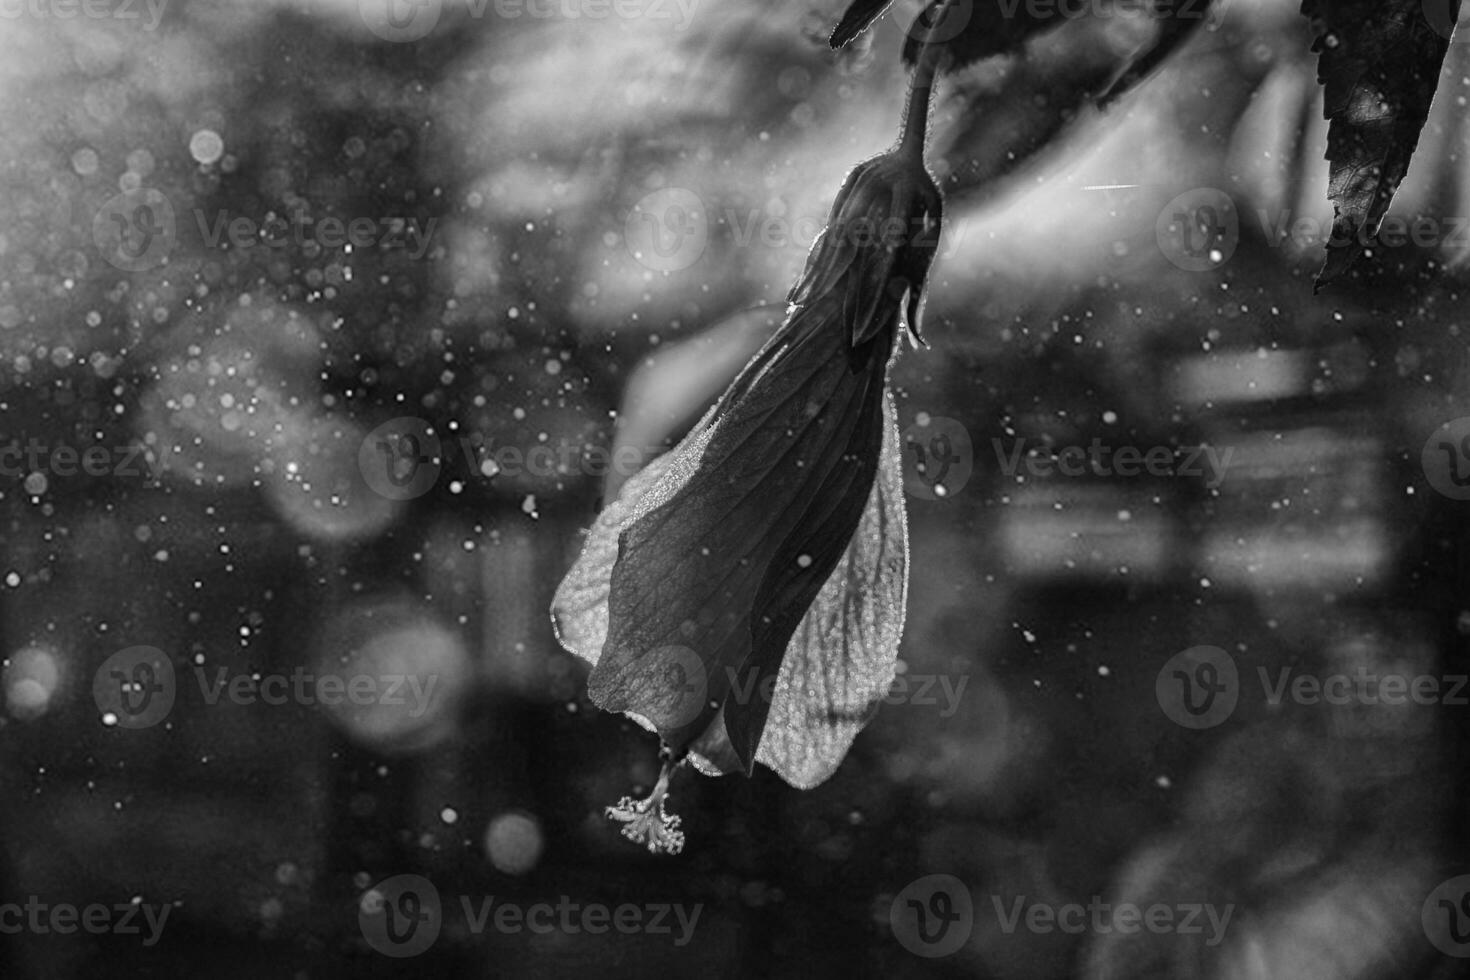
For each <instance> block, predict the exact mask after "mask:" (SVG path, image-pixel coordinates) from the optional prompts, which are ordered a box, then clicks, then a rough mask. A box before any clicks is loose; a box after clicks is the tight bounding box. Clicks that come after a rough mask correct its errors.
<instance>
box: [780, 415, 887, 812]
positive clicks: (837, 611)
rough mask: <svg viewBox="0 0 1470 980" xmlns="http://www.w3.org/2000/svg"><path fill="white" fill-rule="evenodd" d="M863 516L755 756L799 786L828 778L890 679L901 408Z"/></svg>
mask: <svg viewBox="0 0 1470 980" xmlns="http://www.w3.org/2000/svg"><path fill="white" fill-rule="evenodd" d="M883 414H884V431H883V456H882V459H881V461H880V462H879V464H878V476H877V479H876V480H875V481H874V483H873V490H872V493H871V496H870V497H869V499H868V506H867V509H866V510H865V511H864V512H863V518H862V522H861V523H860V524H859V525H858V529H857V532H856V533H855V534H854V535H853V538H852V541H851V542H850V543H849V544H848V546H847V552H846V553H845V554H844V555H843V556H842V560H841V561H840V562H838V564H837V567H836V568H835V569H834V570H833V572H832V575H831V577H830V578H829V579H828V580H827V583H826V585H824V586H823V587H822V591H821V593H820V594H819V595H818V596H817V599H816V601H815V602H814V603H812V607H811V609H809V610H808V611H807V614H806V616H805V617H804V618H803V619H802V621H801V626H800V627H798V628H797V630H796V634H795V635H794V636H793V637H792V639H791V644H790V646H789V647H788V648H787V651H786V657H785V661H784V662H783V663H782V665H781V675H780V678H779V679H778V681H777V683H776V693H775V697H774V699H773V701H774V703H773V704H772V706H771V714H770V717H769V718H768V719H767V720H766V730H765V734H764V736H763V737H762V738H761V743H760V751H759V752H758V753H757V755H756V760H757V761H759V762H761V763H764V764H765V765H766V766H768V767H769V768H771V769H773V770H775V771H776V773H777V774H779V775H780V776H781V778H782V779H784V780H786V781H787V782H788V783H790V784H791V785H792V786H795V787H796V788H797V789H810V788H812V787H813V786H816V785H818V784H819V783H822V782H825V781H826V780H827V778H828V777H829V776H831V775H832V773H833V772H835V771H836V770H837V767H838V765H840V764H841V762H842V759H843V757H844V756H846V755H847V750H848V747H849V746H850V745H852V741H853V739H854V738H856V737H857V734H858V732H860V731H862V729H863V727H864V726H866V725H867V723H868V722H869V721H871V720H872V718H873V716H874V715H875V714H876V713H877V710H878V706H879V704H880V703H881V702H882V700H883V698H884V696H885V695H887V693H888V690H889V686H890V685H891V684H892V682H893V672H894V665H895V662H896V661H897V659H898V644H899V641H900V640H901V639H902V637H903V620H904V610H905V608H906V606H907V600H908V522H907V519H906V515H905V513H904V500H903V474H902V470H901V468H900V462H899V436H898V425H897V413H896V412H895V410H894V407H893V398H892V396H891V395H890V396H889V397H887V398H885V399H884V411H883Z"/></svg>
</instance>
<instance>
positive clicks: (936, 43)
mask: <svg viewBox="0 0 1470 980" xmlns="http://www.w3.org/2000/svg"><path fill="white" fill-rule="evenodd" d="M953 5H954V0H942V2H941V3H940V4H939V6H938V7H936V8H935V10H934V18H933V20H931V21H930V22H929V27H928V28H927V29H926V30H925V31H924V40H923V41H922V42H921V43H920V45H919V54H918V56H917V58H916V59H915V61H916V64H915V66H914V78H913V82H912V84H910V85H909V99H908V104H907V105H905V106H904V110H903V127H902V132H903V136H902V139H901V141H900V142H899V144H898V151H899V152H900V153H902V154H904V155H905V156H908V157H911V158H913V159H916V160H918V161H919V162H920V163H921V164H922V162H923V159H924V141H925V139H926V138H927V136H928V128H929V101H930V97H931V95H932V94H933V91H934V79H935V77H936V76H937V75H938V74H939V72H940V71H941V70H942V69H943V68H944V67H946V66H948V64H949V61H950V59H951V57H952V55H951V53H950V50H949V44H948V43H947V42H948V41H949V38H945V39H943V40H940V38H939V31H940V26H941V25H942V24H943V23H944V19H945V18H946V17H948V16H950V8H951V7H952V6H953Z"/></svg>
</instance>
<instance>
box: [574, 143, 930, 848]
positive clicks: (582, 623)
mask: <svg viewBox="0 0 1470 980" xmlns="http://www.w3.org/2000/svg"><path fill="white" fill-rule="evenodd" d="M939 220H940V199H939V192H938V189H937V188H936V187H935V186H934V183H933V181H932V180H931V179H930V178H929V175H928V174H927V173H926V172H925V171H924V169H923V166H922V163H921V162H919V161H918V160H917V158H915V157H913V156H911V155H907V154H904V155H900V154H898V153H896V152H895V153H892V154H888V155H885V156H881V157H878V158H876V159H874V160H870V161H868V162H866V163H864V164H862V165H860V166H859V167H857V168H856V169H855V170H854V171H853V172H852V173H851V174H850V175H849V177H848V179H847V181H846V183H845V184H844V185H843V188H842V190H841V192H840V193H839V194H838V196H837V201H836V203H835V204H834V205H833V208H832V214H831V218H830V221H829V224H828V227H827V228H826V230H825V231H824V232H823V234H822V236H821V237H820V238H819V239H818V241H817V242H816V243H815V244H814V246H813V248H812V251H811V254H810V255H809V256H808V260H807V265H806V270H805V272H804V274H803V275H802V277H801V279H800V280H799V281H798V283H797V284H796V286H795V287H794V288H793V289H792V292H791V295H790V297H789V299H790V301H791V304H792V305H791V308H790V312H789V314H788V316H787V319H786V321H785V323H784V324H783V325H782V326H781V327H780V329H779V330H778V331H777V332H776V334H775V335H774V336H772V338H771V339H770V340H769V341H768V342H767V344H766V345H765V347H764V348H762V350H761V351H760V352H759V353H758V354H757V355H756V356H755V358H754V359H752V361H751V362H750V363H749V364H748V365H747V366H746V367H745V369H744V370H743V371H742V372H741V373H740V375H739V376H738V377H737V378H736V380H735V382H734V383H733V384H732V385H731V386H730V388H729V389H728V390H727V391H726V392H725V394H724V396H723V397H722V398H721V399H720V401H719V403H718V404H717V405H716V406H715V407H714V408H713V409H712V410H711V411H710V413H709V414H708V415H706V416H705V418H704V419H703V420H702V421H701V422H700V423H699V425H697V426H696V427H695V429H694V430H693V431H692V432H691V433H690V434H689V435H688V436H687V437H686V438H685V439H684V440H683V442H681V443H680V444H679V446H677V447H676V448H675V449H674V450H673V451H671V452H670V453H668V454H667V455H665V456H664V457H662V458H661V459H659V460H657V461H656V462H655V463H654V464H652V465H650V466H649V467H647V468H645V470H644V471H643V472H641V473H639V474H638V475H637V476H636V477H634V478H633V479H631V480H629V481H628V482H627V483H626V484H625V485H624V487H623V489H622V492H621V494H620V495H619V497H618V499H617V500H616V501H615V502H614V503H613V504H611V505H610V506H609V507H608V508H607V509H606V510H605V511H604V512H603V513H602V515H601V516H600V517H599V519H598V521H597V523H596V525H595V526H594V527H593V529H592V532H591V535H590V537H589V540H588V542H587V544H586V547H585V549H584V551H583V553H582V556H581V558H580V559H579V560H578V561H577V563H576V564H575V565H574V567H573V568H572V570H571V572H570V573H569V574H568V575H567V577H566V579H565V581H563V583H562V585H561V587H560V588H559V589H558V591H557V595H556V599H555V601H554V603H553V619H554V622H555V625H556V628H557V633H558V636H559V637H560V638H561V641H562V643H563V644H564V645H566V646H567V648H568V649H570V650H571V651H573V652H574V653H576V654H578V655H580V656H582V657H583V658H585V659H586V660H588V661H589V662H591V663H592V664H593V665H594V667H593V671H592V675H591V678H590V679H589V682H588V694H589V696H590V697H591V699H592V700H593V702H594V703H596V704H597V705H599V706H600V707H602V708H604V709H605V710H608V711H617V712H624V713H627V714H629V715H630V716H632V717H634V718H636V719H637V720H639V721H640V722H641V723H642V724H644V725H645V726H646V727H649V728H651V729H653V730H655V731H657V732H658V734H659V736H660V739H661V740H662V743H663V745H664V748H665V759H664V767H663V771H662V773H661V774H660V778H659V783H658V786H657V787H656V788H655V790H654V792H653V795H652V796H650V797H649V799H648V800H646V801H642V802H637V803H635V802H633V801H631V800H629V799H624V800H623V801H622V802H621V803H619V804H618V806H616V807H612V808H609V814H610V815H611V816H612V817H614V818H615V819H617V820H619V821H622V822H623V823H624V824H625V826H624V828H623V833H624V834H625V835H626V836H629V837H630V838H633V839H636V840H640V841H644V842H646V843H647V844H648V845H649V847H650V849H654V850H659V849H663V850H669V851H674V852H676V851H677V850H678V849H679V848H680V847H682V843H683V835H682V834H681V833H679V831H678V829H677V827H678V824H677V820H678V818H677V817H670V816H668V815H667V814H666V813H665V811H664V798H665V796H666V794H667V791H668V779H669V776H670V775H671V773H672V770H673V768H674V767H676V766H677V765H679V764H680V763H682V761H683V760H684V759H685V758H686V757H687V756H690V755H692V756H693V758H694V761H695V763H696V765H698V766H699V767H700V768H701V769H702V770H704V771H705V772H708V773H712V774H718V773H724V772H731V771H735V770H739V771H741V772H744V773H746V774H747V775H748V774H750V773H751V772H752V771H753V769H754V766H755V763H756V762H757V761H763V762H765V763H766V764H767V765H769V766H771V768H773V769H775V770H776V771H777V772H778V773H780V774H781V775H782V776H783V777H784V778H786V779H787V780H788V781H789V782H791V783H793V784H794V785H797V786H801V787H809V786H813V785H816V784H817V783H819V782H821V781H822V780H824V779H826V778H827V777H828V776H829V775H831V773H832V772H833V771H834V770H835V769H836V767H837V765H838V764H839V763H840V762H841V760H842V757H843V756H844V755H845V754H846V751H847V747H848V745H850V744H851V741H852V738H853V737H854V736H855V735H856V733H857V731H858V730H860V729H861V728H862V726H863V725H864V724H866V723H867V721H868V720H869V719H870V718H871V717H872V715H873V714H874V712H875V711H876V709H877V706H878V704H879V703H880V702H881V700H882V698H883V696H884V695H885V694H886V692H887V689H888V685H889V684H890V682H891V680H892V677H893V669H894V661H895V659H896V657H897V653H898V642H899V638H900V636H901V635H902V623H903V607H904V600H905V591H906V588H907V531H906V526H905V518H904V512H903V496H902V492H903V491H902V478H901V474H900V472H899V455H898V435H897V427H896V424H895V422H896V415H895V412H894V409H893V404H892V398H891V396H890V395H889V394H888V393H887V387H886V383H887V371H888V365H889V361H890V359H891V357H892V356H893V354H894V351H895V347H896V340H897V336H898V332H899V330H900V327H901V325H902V324H904V323H906V324H907V328H908V332H909V336H910V337H911V339H913V340H915V341H917V339H918V338H919V336H920V334H919V323H918V317H919V309H920V301H921V298H922V291H923V287H924V280H925V277H926V274H927V272H928V268H929V264H930V262H931V260H932V258H933V255H934V252H935V249H936V247H937V244H938V232H939ZM773 721H774V723H775V728H774V730H772V731H770V732H768V726H769V725H770V724H771V723H772V722H773Z"/></svg>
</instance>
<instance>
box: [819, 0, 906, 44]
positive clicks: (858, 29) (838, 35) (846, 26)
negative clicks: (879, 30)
mask: <svg viewBox="0 0 1470 980" xmlns="http://www.w3.org/2000/svg"><path fill="white" fill-rule="evenodd" d="M892 2H893V0H852V6H850V7H848V8H847V13H845V14H843V15H842V20H840V21H838V22H837V26H836V27H835V28H833V29H832V36H831V37H830V38H828V39H827V43H828V44H830V45H832V47H834V48H840V47H843V46H845V45H846V44H847V43H848V42H850V41H851V40H852V39H853V38H855V37H857V36H858V35H859V34H861V33H862V32H863V31H865V30H867V29H868V28H869V26H871V25H872V23H873V21H875V20H877V19H878V17H879V16H880V15H881V14H882V13H883V11H885V10H887V9H888V5H889V4H891V3H892Z"/></svg>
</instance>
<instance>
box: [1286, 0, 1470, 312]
mask: <svg viewBox="0 0 1470 980" xmlns="http://www.w3.org/2000/svg"><path fill="white" fill-rule="evenodd" d="M1436 4H1438V5H1444V4H1448V11H1447V12H1442V13H1445V16H1444V17H1442V18H1434V19H1431V17H1429V16H1428V15H1427V13H1428V10H1429V8H1430V7H1431V6H1435V5H1436ZM1459 13H1460V0H1434V3H1431V4H1426V3H1425V2H1424V0H1304V2H1303V3H1302V14H1303V15H1305V16H1306V17H1307V18H1308V19H1309V20H1310V21H1311V22H1312V27H1313V30H1314V31H1315V33H1316V35H1317V39H1316V41H1315V42H1314V43H1313V45H1312V50H1313V51H1315V52H1317V53H1318V55H1319V59H1318V62H1317V80H1318V82H1320V83H1321V84H1322V86H1323V90H1324V97H1323V114H1324V116H1325V117H1326V118H1327V119H1328V120H1329V121H1330V125H1329V128H1328V132H1327V160H1328V163H1329V165H1330V168H1331V170H1330V175H1329V180H1328V196H1329V197H1330V198H1331V200H1332V205H1333V214H1334V217H1333V227H1332V238H1331V240H1330V241H1329V242H1328V245H1327V261H1326V263H1325V264H1324V265H1323V267H1322V271H1321V272H1320V273H1318V275H1317V289H1319V290H1320V289H1321V288H1322V287H1323V286H1325V285H1327V283H1329V282H1331V281H1332V280H1333V279H1336V278H1337V277H1338V276H1340V275H1342V274H1343V273H1344V272H1346V271H1347V269H1348V268H1349V267H1350V266H1351V265H1352V264H1353V262H1354V261H1356V260H1357V258H1358V256H1359V255H1361V254H1362V253H1363V251H1364V249H1365V246H1366V245H1367V244H1371V241H1372V237H1373V236H1374V235H1376V234H1377V232H1378V226H1379V223H1380V222H1381V221H1382V220H1383V216H1384V214H1385V213H1386V212H1387V211H1388V206H1389V203H1390V202H1391V201H1392V200H1393V195H1394V192H1395V191H1396V190H1398V186H1399V183H1400V182H1401V181H1402V180H1403V179H1404V175H1405V174H1406V173H1407V172H1408V169H1409V161H1410V159H1411V158H1412V157H1413V155H1414V148H1415V146H1416V145H1417V144H1418V142H1419V132H1420V130H1422V129H1423V128H1424V120H1425V118H1426V117H1427V116H1428V115H1429V106H1430V103H1431V102H1433V100H1434V92H1435V89H1436V88H1437V87H1438V85H1439V74H1440V67H1441V65H1442V64H1443V63H1444V56H1445V52H1446V51H1447V50H1449V36H1448V34H1449V32H1448V25H1449V24H1453V23H1454V22H1455V21H1456V20H1457V19H1458V17H1459ZM1440 19H1442V20H1443V21H1444V23H1443V24H1440V23H1438V22H1437V21H1438V20H1440Z"/></svg>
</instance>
